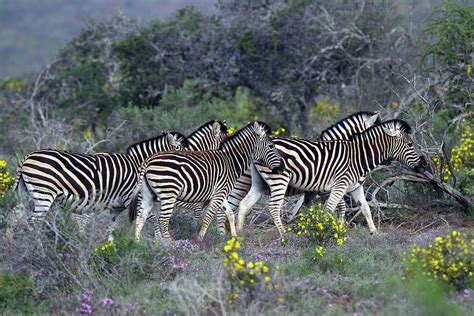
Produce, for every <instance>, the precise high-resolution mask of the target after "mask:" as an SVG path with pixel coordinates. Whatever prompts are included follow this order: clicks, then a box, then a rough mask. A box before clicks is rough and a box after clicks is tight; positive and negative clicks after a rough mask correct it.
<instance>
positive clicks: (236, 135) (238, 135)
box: [219, 121, 272, 149]
mask: <svg viewBox="0 0 474 316" xmlns="http://www.w3.org/2000/svg"><path fill="white" fill-rule="evenodd" d="M256 122H257V123H258V124H259V125H260V126H261V127H263V129H264V131H265V133H268V134H269V133H271V131H272V129H271V128H270V126H268V124H267V123H265V122H261V121H256ZM254 123H255V122H249V123H248V124H247V126H245V127H243V128H241V129H239V130H238V131H236V132H235V133H234V134H232V135H231V136H228V137H227V138H226V139H225V140H224V141H223V142H222V143H221V144H220V146H219V149H222V148H223V146H224V145H225V144H226V143H227V142H229V141H230V140H232V139H234V138H237V137H240V134H242V132H243V131H246V130H247V129H248V128H251V127H252V125H253V124H254Z"/></svg>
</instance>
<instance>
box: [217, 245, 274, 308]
mask: <svg viewBox="0 0 474 316" xmlns="http://www.w3.org/2000/svg"><path fill="white" fill-rule="evenodd" d="M239 240H241V239H239V238H236V237H232V238H231V239H229V240H228V241H227V244H226V245H225V247H224V255H225V259H224V266H225V267H226V268H227V269H228V275H227V276H228V279H229V282H230V286H231V291H230V294H228V295H227V301H228V303H229V304H232V303H233V302H234V301H235V300H236V299H238V298H239V294H240V293H242V294H246V295H247V296H248V297H249V298H250V299H252V298H253V297H254V295H255V292H256V288H257V287H262V286H263V287H267V288H273V287H274V284H273V282H272V276H271V275H272V271H271V267H270V266H268V265H266V264H265V262H263V261H256V262H253V261H247V260H245V259H244V258H243V257H242V256H241V255H240V254H239V249H240V241H239Z"/></svg>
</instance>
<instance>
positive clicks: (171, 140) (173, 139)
mask: <svg viewBox="0 0 474 316" xmlns="http://www.w3.org/2000/svg"><path fill="white" fill-rule="evenodd" d="M165 133H166V137H168V142H169V143H170V144H171V146H176V142H177V141H178V139H177V137H175V135H173V134H171V133H170V132H165Z"/></svg>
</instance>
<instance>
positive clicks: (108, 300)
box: [99, 297, 115, 307]
mask: <svg viewBox="0 0 474 316" xmlns="http://www.w3.org/2000/svg"><path fill="white" fill-rule="evenodd" d="M99 304H100V306H102V307H112V306H114V305H115V301H114V300H113V299H111V298H110V297H106V298H104V299H102V300H101V301H100V303H99Z"/></svg>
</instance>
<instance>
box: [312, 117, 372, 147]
mask: <svg viewBox="0 0 474 316" xmlns="http://www.w3.org/2000/svg"><path fill="white" fill-rule="evenodd" d="M380 122H381V121H380V118H379V114H378V113H377V112H367V111H361V112H357V113H354V114H352V115H350V116H348V117H346V118H344V119H342V120H340V121H339V122H337V123H335V124H334V125H331V126H330V127H328V128H326V129H325V130H324V131H322V132H321V135H320V139H321V140H349V139H350V138H351V136H352V135H354V134H359V133H361V132H363V131H365V130H366V129H368V128H369V127H371V126H373V125H375V124H379V123H380Z"/></svg>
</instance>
